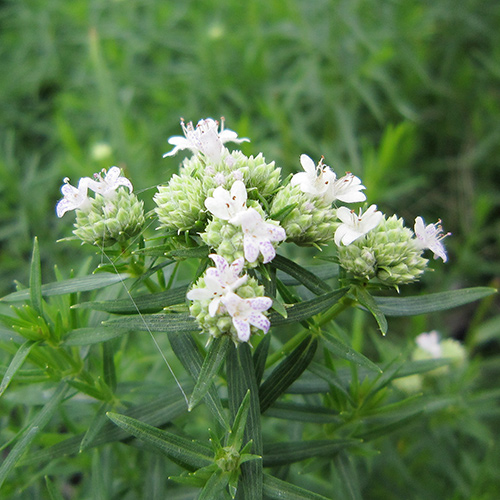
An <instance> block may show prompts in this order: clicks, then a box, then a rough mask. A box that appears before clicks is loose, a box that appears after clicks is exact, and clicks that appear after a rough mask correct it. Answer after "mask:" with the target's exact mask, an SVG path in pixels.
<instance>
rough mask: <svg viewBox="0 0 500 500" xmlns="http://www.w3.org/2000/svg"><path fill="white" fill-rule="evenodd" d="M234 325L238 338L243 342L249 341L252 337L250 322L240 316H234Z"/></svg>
mask: <svg viewBox="0 0 500 500" xmlns="http://www.w3.org/2000/svg"><path fill="white" fill-rule="evenodd" d="M233 325H234V327H235V328H236V332H237V333H238V339H239V340H240V341H241V342H248V339H249V338H250V324H249V323H248V322H247V321H244V320H243V319H240V318H233Z"/></svg>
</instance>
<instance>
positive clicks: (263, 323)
mask: <svg viewBox="0 0 500 500" xmlns="http://www.w3.org/2000/svg"><path fill="white" fill-rule="evenodd" d="M248 322H249V323H250V324H251V325H253V326H255V327H257V328H258V329H259V330H262V331H263V332H264V333H267V332H268V331H269V328H271V322H270V321H269V320H268V319H267V318H266V317H265V316H264V315H263V314H261V313H252V314H251V315H250V317H249V318H248Z"/></svg>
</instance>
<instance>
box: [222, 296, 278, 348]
mask: <svg viewBox="0 0 500 500" xmlns="http://www.w3.org/2000/svg"><path fill="white" fill-rule="evenodd" d="M222 302H223V303H224V305H225V306H226V309H227V312H228V313H229V315H230V316H231V318H232V321H233V325H234V328H235V329H236V332H237V334H238V339H239V340H240V341H241V342H248V339H249V338H250V325H253V326H255V327H256V328H258V329H259V330H262V331H263V332H264V333H267V332H268V331H269V328H270V327H271V322H270V321H269V320H268V319H267V318H266V317H265V316H264V315H263V314H262V313H263V312H264V311H267V310H268V309H269V308H270V307H271V306H272V305H273V301H272V299H270V298H269V297H253V298H249V299H242V298H241V297H240V296H239V295H236V294H235V293H228V294H227V295H226V296H225V297H224V298H223V299H222Z"/></svg>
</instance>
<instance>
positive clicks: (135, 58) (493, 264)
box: [0, 0, 500, 499]
mask: <svg viewBox="0 0 500 500" xmlns="http://www.w3.org/2000/svg"><path fill="white" fill-rule="evenodd" d="M499 28H500V4H499V3H498V2H496V1H493V0H489V1H481V0H465V1H461V2H457V1H455V0H438V1H430V0H423V1H418V2H417V1H388V0H387V1H386V0H382V1H376V0H310V1H300V0H289V1H286V2H283V1H277V0H248V1H247V2H240V1H237V0H229V1H207V2H202V1H195V0H184V1H177V0H174V1H160V0H121V1H120V0H114V1H113V0H109V1H104V0H100V1H99V0H93V1H92V0H90V1H84V0H74V1H71V2H68V1H62V0H49V1H46V0H25V1H14V0H4V1H3V2H1V3H0V68H1V77H0V117H1V118H0V292H1V293H0V295H4V294H5V293H7V292H10V291H12V290H13V289H14V285H13V280H14V279H17V280H20V281H21V282H23V283H24V284H27V283H28V277H29V261H30V258H31V251H32V243H33V237H34V236H38V238H39V241H40V251H41V257H42V269H43V276H44V281H52V280H53V279H54V272H53V266H54V264H57V265H58V267H59V268H60V269H62V270H63V273H67V272H68V271H69V269H70V268H75V269H78V268H80V267H81V264H80V263H81V262H84V261H85V259H86V258H87V256H89V255H93V250H92V249H89V248H85V247H80V246H79V245H78V244H76V243H71V242H70V243H56V240H58V239H60V238H62V237H65V236H67V235H69V233H70V231H71V225H72V218H71V217H70V216H67V217H65V218H63V219H62V220H58V219H57V218H56V216H55V212H54V206H55V203H56V202H57V200H58V199H59V197H60V193H59V188H60V185H61V183H62V179H63V178H64V177H66V176H67V177H70V178H71V180H72V181H74V182H76V181H77V180H78V178H79V177H82V176H88V175H90V174H92V173H93V172H96V171H98V170H99V169H101V168H107V167H109V166H111V165H118V166H120V167H122V168H123V169H124V171H125V172H126V174H127V175H128V176H129V177H130V178H131V179H132V182H133V184H134V188H135V190H136V192H142V194H141V198H142V199H144V200H145V202H146V207H147V208H151V207H152V203H151V198H152V196H153V194H154V192H155V187H156V185H157V184H159V183H161V182H165V181H167V180H168V179H169V178H170V175H171V174H172V173H173V172H175V171H176V170H177V165H178V163H177V160H175V159H174V160H172V159H162V157H161V156H162V154H163V153H164V152H165V151H168V150H169V149H170V146H169V145H168V144H167V138H168V137H169V136H171V135H178V134H179V133H180V128H179V117H181V116H182V117H184V118H185V119H186V120H193V121H197V120H198V119H199V118H202V117H208V116H211V117H213V118H217V117H219V116H221V115H223V116H225V118H226V124H227V127H228V128H230V129H233V130H235V131H237V132H238V134H239V135H240V137H250V138H251V140H252V142H251V143H250V144H245V145H243V151H244V152H245V153H248V154H256V153H258V152H259V151H262V152H263V153H264V155H265V156H266V158H267V159H268V160H272V159H274V160H276V162H277V164H278V166H280V167H282V168H283V169H284V171H285V172H294V171H297V169H298V166H299V165H298V158H299V155H300V154H301V153H307V154H309V155H310V156H312V157H313V158H319V156H320V155H324V156H325V161H326V163H327V164H328V165H331V166H332V167H333V168H334V169H335V170H336V171H337V172H338V173H340V174H341V173H343V172H344V171H347V170H349V171H352V172H354V173H355V174H356V175H359V176H360V177H361V179H362V180H363V184H364V185H365V186H367V190H366V192H367V194H368V196H369V200H368V201H369V202H370V203H376V204H377V205H378V206H379V208H380V209H382V210H383V211H386V212H387V213H394V212H395V213H397V214H398V215H400V216H402V217H404V218H405V220H406V221H407V224H408V225H411V222H412V221H413V219H414V217H415V216H416V215H422V216H423V217H424V218H425V219H426V221H427V222H433V221H435V220H437V219H438V218H441V219H442V220H443V225H444V228H445V230H446V231H451V232H452V233H453V236H452V237H450V238H448V239H447V240H446V244H447V248H448V249H449V254H450V261H449V263H448V264H447V265H446V266H445V265H439V266H433V267H435V271H434V272H433V273H428V274H427V275H426V277H425V283H424V284H425V285H426V287H427V288H426V289H427V290H431V291H442V290H447V289H452V288H457V287H463V286H476V285H492V284H495V283H496V284H498V277H499V275H500V261H499V259H498V256H499V255H500V242H499V238H500V222H499V221H500V218H499V217H498V215H499V204H500V196H499V194H500V176H499V162H500V92H499V89H500V85H499V84H500V64H499V61H500V29H499ZM100 143H105V144H107V145H109V146H110V148H111V154H110V155H109V157H107V158H101V159H100V158H97V157H96V156H95V154H93V151H94V149H95V147H96V145H98V144H100ZM82 265H83V264H82ZM411 288H412V289H413V291H414V292H418V291H419V290H420V288H419V286H414V287H411ZM498 312H499V311H498V304H497V303H495V302H494V299H491V300H490V301H489V302H487V303H482V305H481V306H480V307H479V308H478V307H477V306H474V307H472V306H470V307H465V308H462V309H460V310H459V311H457V310H455V311H453V312H451V313H447V314H446V315H444V314H442V315H439V316H433V317H432V321H428V320H427V319H424V318H422V317H417V318H414V319H413V320H411V321H402V322H401V323H397V325H398V326H397V328H395V332H394V334H393V335H395V336H396V337H397V338H399V339H401V342H400V344H399V346H400V347H401V348H403V347H402V346H403V345H404V342H405V340H403V339H408V338H410V337H412V336H413V335H415V334H416V333H418V332H419V331H424V330H425V329H426V328H427V327H428V326H429V325H431V326H432V327H436V326H437V327H439V328H440V329H441V330H442V331H444V332H446V334H448V335H455V336H458V337H460V338H464V337H465V338H470V337H471V335H472V333H471V332H473V335H474V336H475V338H476V339H477V338H480V339H482V341H481V342H479V343H477V344H476V343H473V345H474V348H475V351H474V353H475V354H477V355H478V362H477V365H475V370H476V371H477V372H479V373H481V374H483V375H484V376H485V378H484V380H485V381H486V382H484V385H485V386H486V387H488V388H489V386H490V385H493V384H492V383H491V382H489V381H488V380H491V376H492V375H494V376H497V375H498V373H499V370H498V357H497V356H498V340H499V338H500V320H499V317H498ZM0 333H2V339H6V338H8V334H7V333H4V332H3V331H2V332H0ZM467 336H469V337H467ZM135 344H137V345H136V347H137V349H138V351H139V352H141V353H142V354H141V356H140V360H139V364H140V366H141V368H140V369H138V368H135V370H138V372H134V370H133V369H132V368H130V367H127V366H126V364H125V365H124V366H122V368H121V370H122V371H121V378H122V380H129V381H130V383H133V381H134V380H136V379H137V376H138V373H142V371H143V370H145V371H147V379H148V380H149V381H151V383H152V384H157V383H158V380H161V379H165V378H166V377H167V375H165V373H163V372H162V369H164V365H162V364H161V360H158V359H157V358H158V353H157V351H155V350H154V347H153V346H151V345H149V344H150V343H149V344H148V345H146V344H147V342H146V341H144V339H143V340H142V341H141V342H139V341H138V340H137V339H136V340H134V345H135ZM381 349H382V348H381ZM6 359H8V358H6ZM3 362H4V364H6V363H7V361H6V360H3ZM142 367H143V368H142ZM175 368H177V369H179V370H182V368H181V367H180V365H179V366H178V367H175V366H174V369H175ZM455 382H456V383H455V385H454V386H453V388H452V389H450V388H448V389H449V390H450V391H451V392H454V393H455V394H457V393H459V392H460V387H461V382H460V381H455ZM35 387H36V386H35ZM448 389H447V390H448ZM27 394H28V397H29V398H33V399H32V401H36V397H37V396H36V391H32V392H29V393H27ZM22 400H23V397H22V393H21V396H19V399H16V396H15V397H13V399H11V400H9V403H8V404H7V403H6V404H5V405H4V406H0V410H1V411H2V413H3V414H2V415H1V418H2V424H7V421H9V422H10V425H11V427H9V429H8V430H7V431H6V436H4V438H5V439H2V443H3V442H5V441H7V438H8V439H10V438H11V437H13V436H14V435H15V432H16V425H20V426H21V423H22V422H21V421H22V420H23V419H22V418H21V417H17V416H16V414H15V412H14V414H11V413H7V412H11V411H14V410H12V408H14V407H15V405H16V404H18V403H20V402H22ZM454 409H456V408H455V407H453V408H452V409H449V410H448V411H447V413H446V414H444V415H440V417H439V418H440V419H441V421H438V420H439V419H438V418H437V417H436V419H435V420H432V421H430V422H429V421H427V420H426V421H425V422H423V423H422V424H421V425H420V427H419V428H417V430H416V431H414V433H413V435H412V433H409V434H408V435H407V436H406V437H404V438H402V439H401V440H400V441H399V442H398V443H397V444H395V443H394V442H389V441H387V442H385V444H384V445H381V446H378V447H374V450H373V457H375V454H376V451H375V449H376V450H377V452H378V453H380V454H381V455H382V456H383V457H384V460H383V461H377V460H376V459H375V458H373V457H370V460H366V462H363V463H364V464H366V465H365V466H366V468H367V470H366V471H365V474H361V477H365V478H366V479H365V482H363V481H362V482H361V484H359V488H360V490H362V491H363V498H382V497H383V498H401V497H402V496H406V497H408V498H443V497H442V496H441V495H442V494H443V490H442V489H441V488H442V486H441V483H440V479H441V478H443V477H445V478H446V481H445V484H446V485H447V491H449V492H451V493H450V496H449V497H448V498H454V499H455V498H456V499H459V498H477V499H483V498H484V499H489V498H494V496H492V495H493V492H494V491H495V490H494V487H495V484H494V477H495V474H496V471H495V467H494V465H493V464H495V460H496V459H497V458H498V452H497V451H496V452H495V451H494V449H493V448H492V447H489V446H487V445H486V444H485V443H492V442H494V440H495V439H497V438H498V432H497V433H496V435H495V434H492V433H491V431H490V430H488V429H489V428H488V427H484V426H482V425H479V424H478V423H477V422H478V421H477V420H475V417H473V416H472V415H471V418H470V422H469V423H470V429H471V431H470V434H471V435H473V438H474V439H479V442H480V443H481V446H479V447H478V448H477V449H476V448H475V446H477V442H476V441H474V439H473V438H471V436H470V435H469V436H463V435H462V436H460V438H457V435H456V433H455V431H456V430H457V429H456V426H457V425H458V424H457V421H456V420H454V419H453V416H454V415H453V410H454ZM72 411H74V412H75V413H77V408H76V407H74V408H73V409H72ZM468 411H469V409H468V408H465V413H466V414H467V412H468ZM85 412H87V413H85ZM457 412H458V413H460V411H458V410H457ZM487 412H490V413H489V417H488V418H498V408H496V409H494V410H491V409H489V408H488V410H487ZM460 414H461V415H463V414H462V413H460ZM84 415H85V416H87V417H89V418H90V412H89V410H88V408H86V409H85V410H84ZM16 418H19V422H17V421H16ZM80 418H81V417H80ZM183 418H185V417H183ZM198 418H199V420H196V417H194V418H193V420H192V421H190V422H189V421H188V422H187V423H186V422H184V423H183V427H184V428H186V426H187V427H188V428H189V427H192V428H196V429H200V428H203V425H204V422H203V419H202V417H198ZM443 419H444V423H445V424H446V425H443ZM446 419H449V420H446ZM72 421H73V415H68V416H67V419H66V421H65V422H64V425H70V422H72ZM459 422H462V424H461V425H463V422H464V421H463V420H459ZM497 422H498V420H497ZM472 424H474V425H472ZM2 427H3V425H2ZM443 429H446V430H445V431H443ZM72 430H75V432H76V430H77V429H72ZM290 432H292V433H293V429H292V430H291V431H290ZM429 432H430V436H429V435H428V436H427V437H426V438H425V440H424V441H423V444H422V445H421V450H424V451H423V452H422V453H419V443H418V442H417V443H415V442H414V439H415V438H414V436H415V435H419V433H429ZM45 440H46V441H47V442H50V443H53V442H54V441H55V440H57V438H56V437H55V436H52V435H50V434H47V436H46V437H45ZM432 440H435V441H436V442H438V443H439V446H436V447H435V450H436V449H438V450H441V454H439V455H432V456H430V455H428V454H427V453H428V452H427V450H428V449H430V448H426V444H428V443H429V442H431V441H432ZM471 440H472V441H474V443H476V444H474V446H471ZM398 447H399V448H398ZM405 447H406V448H405ZM397 450H399V451H401V450H403V451H404V450H410V452H411V453H412V454H413V455H412V456H411V457H410V458H409V460H408V463H410V464H411V466H409V468H406V466H405V467H403V466H402V463H401V461H400V457H399V455H398V453H396V451H397ZM421 450H420V451H421ZM466 451H470V453H469V454H468V453H466ZM143 452H144V451H143V450H140V451H139V452H138V454H139V455H140V454H141V453H143ZM99 453H100V455H99V456H98V453H97V452H96V453H95V454H92V453H89V454H82V455H80V456H78V457H77V458H76V459H74V460H73V461H72V462H70V463H68V464H65V463H64V462H62V463H61V464H60V467H62V471H63V472H64V474H63V472H61V471H60V473H61V476H63V475H65V476H66V477H71V475H72V474H80V473H81V472H79V471H87V472H89V473H90V472H92V473H93V477H94V478H95V481H97V483H98V484H97V486H95V485H94V487H95V489H94V490H92V491H101V493H102V496H101V498H108V496H106V493H105V492H106V491H108V492H109V495H110V496H109V498H111V493H110V492H111V491H114V492H116V491H120V488H117V487H116V485H114V486H111V485H110V484H109V483H107V482H106V478H100V476H99V471H100V470H106V471H107V472H108V473H110V474H112V473H117V474H118V475H119V476H120V477H121V478H128V479H129V480H130V483H131V484H134V485H135V487H136V489H135V490H134V491H142V493H141V494H142V495H145V496H143V497H144V498H154V489H155V487H158V488H159V490H158V491H162V490H161V488H162V486H158V485H157V483H156V482H155V481H157V480H158V477H161V471H162V470H163V469H162V467H163V462H162V459H161V458H156V456H154V457H153V458H148V459H147V460H149V462H147V463H148V467H149V468H148V470H147V471H141V470H135V462H134V458H133V457H136V455H131V458H130V459H129V460H127V458H124V459H123V460H122V461H121V462H120V463H119V468H120V469H121V470H120V471H116V470H114V468H118V464H117V463H116V462H114V461H113V460H112V459H111V456H112V452H111V451H110V450H109V449H106V448H104V449H103V450H102V451H100V452H99ZM411 453H410V454H411ZM103 463H106V464H107V465H108V468H106V469H101V468H100V467H101V466H102V464H103ZM142 463H144V462H142ZM100 464H101V465H100ZM350 466H352V467H354V465H353V464H352V463H351V464H350ZM325 467H327V466H325ZM65 468H66V469H65ZM410 469H411V470H410ZM429 470H432V471H433V473H432V474H430V475H429ZM155 471H156V472H155ZM143 473H145V474H146V477H145V479H144V478H143V477H142V475H143ZM383 474H385V476H383ZM377 475H379V477H386V478H387V477H390V478H392V480H393V481H394V483H393V484H391V488H390V489H391V491H392V492H389V493H388V490H387V482H383V481H380V480H377ZM424 475H425V478H426V479H427V480H428V482H427V483H426V484H425V485H422V484H421V483H420V482H416V478H419V477H420V478H421V477H423V476H424ZM395 478H401V479H395ZM75 482H76V480H75ZM450 485H452V486H450ZM316 486H317V485H316ZM496 486H498V480H497V484H496ZM100 487H102V488H101V489H99V488H100ZM33 488H34V489H33V490H32V491H31V493H32V494H35V493H36V492H37V494H38V495H39V496H38V497H39V498H44V497H43V493H41V492H40V491H39V490H38V487H37V486H33ZM140 488H142V490H140ZM313 489H314V488H313ZM325 489H326V487H325ZM13 491H14V490H13ZM121 491H123V490H121ZM411 491H413V492H414V493H413V494H411V493H409V492H411ZM34 492H35V493H34ZM22 494H23V493H21V495H22ZM148 495H151V496H148ZM391 495H392V496H391ZM18 498H22V496H19V497H18ZM33 498H35V496H33ZM53 498H57V497H53ZM93 498H97V497H93ZM131 498H133V496H132V497H131ZM158 498H159V497H158Z"/></svg>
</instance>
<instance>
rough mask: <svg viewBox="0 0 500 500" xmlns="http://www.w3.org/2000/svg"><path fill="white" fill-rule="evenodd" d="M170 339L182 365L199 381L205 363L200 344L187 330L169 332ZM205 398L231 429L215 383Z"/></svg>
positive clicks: (220, 421) (224, 425) (227, 428)
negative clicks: (199, 348)
mask: <svg viewBox="0 0 500 500" xmlns="http://www.w3.org/2000/svg"><path fill="white" fill-rule="evenodd" d="M168 340H169V342H170V346H171V347H172V350H173V351H174V353H175V355H176V356H177V358H178V359H179V361H180V362H181V363H182V366H184V368H185V369H186V370H187V372H188V373H189V374H190V375H191V377H193V379H194V380H195V381H198V378H199V376H200V373H201V368H202V365H203V357H202V355H201V353H200V351H199V350H198V346H197V345H196V342H195V341H194V340H193V337H192V336H191V335H190V334H189V333H186V332H175V331H171V332H169V333H168ZM204 399H205V403H206V404H207V406H208V408H209V410H210V411H211V412H212V414H213V415H214V416H215V418H216V419H217V420H218V421H219V423H220V424H221V425H222V427H223V428H224V429H226V430H229V429H230V426H229V422H228V421H227V417H226V414H225V413H224V409H223V408H222V403H221V400H220V397H219V394H218V392H217V390H216V388H215V386H214V385H213V384H212V385H211V386H210V387H209V388H208V392H206V394H205V396H204Z"/></svg>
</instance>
